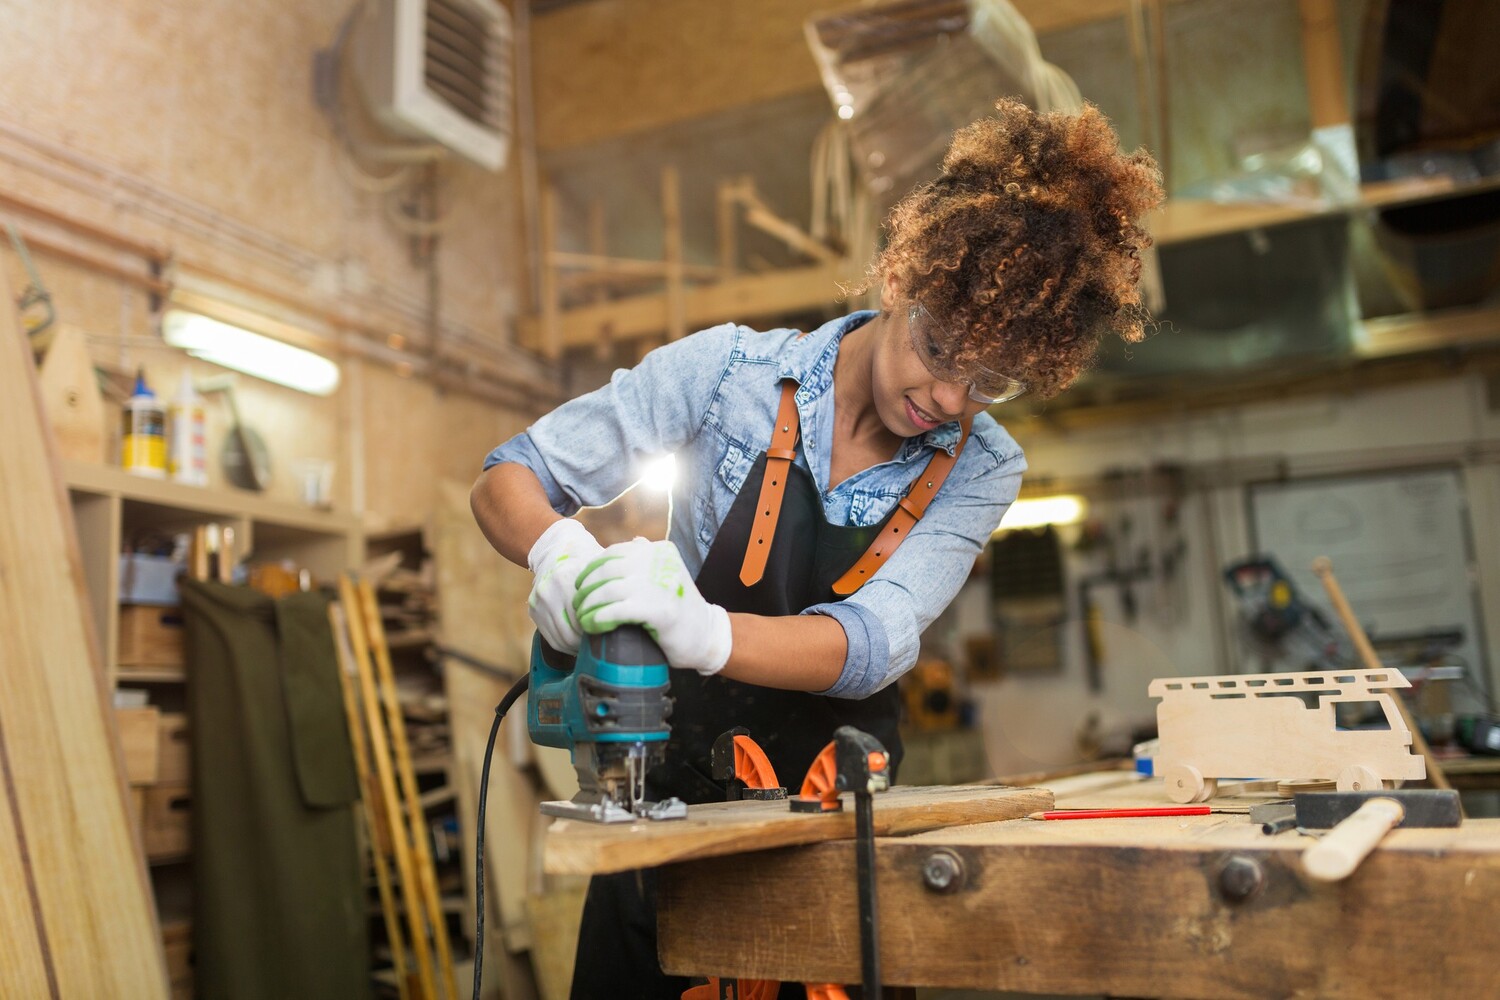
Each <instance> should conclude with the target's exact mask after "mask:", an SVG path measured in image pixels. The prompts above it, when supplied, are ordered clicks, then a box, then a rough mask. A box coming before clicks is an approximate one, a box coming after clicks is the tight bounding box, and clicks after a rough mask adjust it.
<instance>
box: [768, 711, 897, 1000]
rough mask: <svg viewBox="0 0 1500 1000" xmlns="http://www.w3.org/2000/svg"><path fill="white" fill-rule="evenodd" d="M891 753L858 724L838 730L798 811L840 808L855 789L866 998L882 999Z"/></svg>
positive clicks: (794, 803)
mask: <svg viewBox="0 0 1500 1000" xmlns="http://www.w3.org/2000/svg"><path fill="white" fill-rule="evenodd" d="M890 764H891V759H890V755H889V754H887V753H886V752H885V747H883V746H881V745H880V741H879V740H877V739H875V737H873V736H871V735H870V734H869V733H866V732H862V731H860V730H858V729H855V728H854V727H853V726H840V727H839V728H838V729H836V730H834V733H833V742H832V743H829V744H828V745H827V746H826V747H824V748H823V752H822V753H820V754H818V756H817V759H816V760H814V761H813V764H812V767H810V768H809V769H808V771H807V778H806V779H804V780H803V782H802V794H800V795H798V796H796V797H795V798H793V799H791V800H790V804H791V807H792V811H793V812H837V811H838V810H840V809H842V808H843V802H842V801H841V800H840V799H839V793H840V792H846V791H847V792H853V793H854V852H855V853H854V860H855V874H856V877H857V878H858V879H859V951H860V970H861V972H860V975H861V978H862V979H863V985H864V994H863V995H864V997H865V998H866V1000H880V991H881V987H880V939H879V936H878V931H879V927H880V917H879V911H878V909H877V906H876V897H875V793H876V792H883V791H885V790H887V789H888V788H890V787H891V772H890Z"/></svg>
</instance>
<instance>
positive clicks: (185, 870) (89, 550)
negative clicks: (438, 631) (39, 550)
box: [62, 460, 364, 1000]
mask: <svg viewBox="0 0 1500 1000" xmlns="http://www.w3.org/2000/svg"><path fill="white" fill-rule="evenodd" d="M62 464H63V479H64V482H65V484H66V486H67V490H68V497H69V500H70V501H71V503H72V507H73V514H74V518H75V521H76V523H77V528H78V540H79V550H80V554H81V556H82V562H83V574H84V578H85V583H86V585H87V589H88V594H89V603H90V606H91V608H92V610H93V614H94V621H95V624H96V626H97V629H98V635H99V637H100V646H101V653H102V655H103V663H104V668H105V671H106V673H105V676H106V678H107V682H108V686H109V689H110V690H111V691H120V690H122V689H144V690H145V691H146V692H147V699H148V702H149V704H150V706H152V707H153V708H155V709H157V710H159V723H157V724H159V726H160V735H159V739H160V741H161V744H160V747H159V751H160V752H159V754H157V753H152V754H150V760H151V762H152V766H151V767H150V768H148V769H147V773H145V774H132V775H131V782H132V787H131V792H132V796H131V797H132V800H133V805H134V808H135V809H136V815H137V822H138V825H139V827H140V828H141V830H142V846H143V849H144V850H145V852H146V858H147V862H148V864H149V866H150V875H151V884H152V889H153V892H154V894H155V897H156V903H157V911H158V913H159V914H160V915H161V921H162V933H163V938H164V941H165V946H166V949H167V955H168V967H169V972H170V974H171V976H172V996H173V997H174V1000H177V998H189V997H191V996H192V995H193V987H192V978H191V976H192V973H191V964H190V957H189V956H190V950H191V919H192V874H191V868H190V861H191V857H192V844H191V842H190V840H189V825H190V823H189V820H190V816H191V812H190V810H191V759H190V757H189V754H188V750H187V746H186V744H185V743H184V733H185V726H186V724H187V722H188V720H187V719H186V715H185V713H186V707H187V700H186V692H185V688H184V682H185V681H186V673H185V669H184V664H183V663H181V662H176V663H168V662H162V663H160V664H156V663H153V664H152V665H150V666H132V667H130V669H128V670H127V671H122V670H121V662H120V661H121V634H120V633H121V621H122V615H121V609H120V599H121V594H122V589H121V584H120V553H121V550H122V548H123V547H124V543H125V542H126V541H127V540H129V539H130V538H131V537H132V536H134V535H135V534H137V533H139V532H143V531H153V532H159V533H163V534H176V533H179V532H190V531H192V530H193V529H194V528H196V527H198V526H200V525H204V524H219V525H224V526H228V527H232V528H233V529H234V539H235V541H234V558H235V559H236V560H237V561H238V560H243V559H246V558H249V559H250V560H252V561H254V562H280V561H282V560H291V561H293V562H294V563H296V564H297V565H298V566H299V567H304V568H306V569H308V570H309V571H311V573H312V574H313V576H314V577H315V578H316V579H317V580H318V581H319V582H329V581H332V580H334V579H335V578H336V577H337V575H338V573H339V572H341V571H342V570H344V569H346V568H347V567H349V566H353V565H357V564H358V562H359V560H360V559H361V558H362V556H363V551H364V549H363V537H362V532H361V528H360V522H359V520H358V518H356V517H354V516H353V515H350V514H344V513H337V512H331V511H322V510H310V509H308V508H304V507H298V506H295V505H292V504H286V503H280V502H277V501H274V500H268V499H266V498H264V497H261V496H257V495H255V494H251V493H246V492H241V491H238V490H219V489H205V488H202V487H194V486H186V485H183V484H181V483H174V482H170V481H167V480H159V479H148V478H144V477H141V476H136V475H133V474H131V473H128V472H125V471H124V470H122V469H118V468H113V467H109V466H102V465H92V464H88V463H83V462H76V461H67V460H64V461H63V463H62ZM153 610H156V609H153ZM159 610H160V611H162V612H164V613H166V612H170V611H171V610H172V609H167V608H162V609H159ZM149 715H150V716H151V717H153V718H156V717H157V716H158V713H157V712H151V713H149ZM146 738H149V737H146Z"/></svg>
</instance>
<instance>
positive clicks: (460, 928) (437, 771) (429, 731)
mask: <svg viewBox="0 0 1500 1000" xmlns="http://www.w3.org/2000/svg"><path fill="white" fill-rule="evenodd" d="M364 554H365V559H364V565H365V566H366V575H367V576H369V578H370V582H371V584H372V585H373V586H374V588H375V593H376V599H377V603H378V604H379V606H380V612H381V619H382V623H383V625H384V628H385V639H386V645H387V647H388V648H389V650H390V654H391V666H392V667H393V668H394V671H395V675H396V686H397V697H398V699H399V700H400V702H401V705H402V716H403V718H404V720H405V723H406V728H407V737H408V739H409V740H410V742H411V750H412V771H413V773H414V774H415V776H416V779H417V784H418V786H419V790H420V799H421V804H422V809H423V812H424V817H425V819H426V823H427V833H428V835H429V837H430V838H431V839H430V842H429V845H428V846H429V848H430V849H431V852H432V857H433V862H434V869H435V874H436V875H437V884H438V889H439V892H440V894H441V907H442V911H443V913H444V914H445V916H446V921H447V924H448V935H449V940H450V941H451V942H452V943H453V950H454V957H455V960H456V961H457V962H458V963H462V961H463V959H462V955H463V954H464V952H465V948H464V945H463V942H465V941H467V940H468V937H469V934H470V933H471V932H472V928H471V920H472V918H471V914H472V906H471V903H470V901H469V899H468V892H467V887H468V882H469V879H468V876H467V875H466V869H465V868H464V863H463V859H464V851H465V845H464V844H463V843H462V842H461V840H462V838H461V836H460V830H461V828H462V826H461V824H460V822H459V817H458V809H459V797H458V793H457V786H456V781H457V780H458V774H457V770H456V768H455V766H454V756H453V749H452V734H451V731H450V728H449V712H448V707H447V690H446V687H445V685H444V683H443V677H442V674H441V672H440V670H439V668H438V667H437V666H436V662H437V657H436V655H435V649H436V642H437V638H436V637H437V631H438V619H439V615H440V608H439V606H438V605H437V597H436V584H435V581H434V579H433V568H432V563H431V560H432V554H431V553H430V551H429V550H428V546H427V541H426V535H425V532H424V529H423V528H421V527H420V526H405V527H398V528H394V529H391V530H388V531H383V532H380V533H378V534H372V535H370V536H369V537H367V538H366V539H365V546H364ZM398 556H399V562H397V563H396V564H395V566H394V567H393V568H392V567H390V560H392V559H395V558H396V557H398ZM382 560H384V562H385V566H386V568H389V569H390V572H389V573H385V574H384V575H382V574H381V573H380V572H375V571H374V567H375V566H376V565H377V564H379V563H380V562H381V561H382ZM370 884H371V886H372V890H371V891H372V896H371V900H370V904H371V905H370V915H371V923H370V929H371V936H372V940H374V941H375V942H377V944H376V949H375V950H376V954H377V955H379V954H381V953H382V951H383V949H384V943H383V934H384V926H383V924H382V922H381V920H380V919H379V918H380V909H379V906H378V903H377V902H376V900H375V898H374V896H373V885H374V883H373V880H371V883H370ZM378 977H379V973H378V972H377V978H378Z"/></svg>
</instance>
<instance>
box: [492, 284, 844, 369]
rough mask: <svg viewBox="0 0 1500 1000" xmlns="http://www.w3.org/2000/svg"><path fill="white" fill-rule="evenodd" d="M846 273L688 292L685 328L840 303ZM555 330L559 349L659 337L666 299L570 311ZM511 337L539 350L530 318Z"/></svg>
mask: <svg viewBox="0 0 1500 1000" xmlns="http://www.w3.org/2000/svg"><path fill="white" fill-rule="evenodd" d="M846 270H847V268H845V267H844V266H842V265H834V264H827V263H823V264H816V265H813V266H811V267H798V268H786V269H784V270H776V271H768V272H766V273H763V274H747V275H740V276H739V277H736V278H732V279H730V280H728V281H721V282H718V283H717V284H713V285H707V286H703V287H699V288H688V289H686V291H685V294H684V296H683V300H684V301H683V307H684V313H685V320H686V325H687V329H688V330H690V331H692V330H701V329H703V328H704V327H708V326H712V325H713V324H715V323H723V322H726V321H729V320H734V321H749V320H753V319H756V318H758V317H761V316H778V315H785V314H787V313H794V312H801V311H804V310H810V309H823V308H829V307H832V306H833V305H835V304H836V303H837V302H838V300H839V281H840V280H841V279H842V278H843V277H844V275H845V271H846ZM558 329H559V341H560V343H561V345H562V348H563V349H567V348H577V347H590V346H592V345H593V344H594V343H595V342H596V341H598V339H599V338H600V337H611V338H613V339H615V340H632V339H640V338H643V337H654V336H659V335H663V334H665V333H666V330H667V302H666V297H665V296H664V295H661V294H653V295H636V296H632V297H630V298H624V299H615V300H613V301H611V302H606V303H604V304H602V305H597V306H584V307H581V308H578V309H569V310H566V311H565V312H563V313H562V314H561V315H560V317H559V320H558ZM516 334H517V338H518V340H519V341H520V343H521V345H522V346H524V347H529V348H531V349H532V350H537V349H538V348H539V347H540V345H541V342H542V338H541V324H539V323H538V322H537V320H536V318H534V317H527V318H525V319H523V320H521V321H520V322H519V323H518V324H517V331H516Z"/></svg>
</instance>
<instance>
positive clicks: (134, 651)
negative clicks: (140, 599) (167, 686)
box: [119, 604, 184, 675]
mask: <svg viewBox="0 0 1500 1000" xmlns="http://www.w3.org/2000/svg"><path fill="white" fill-rule="evenodd" d="M119 663H120V673H121V675H126V674H129V673H130V672H131V670H132V669H133V668H134V669H139V670H149V671H152V672H156V673H159V672H161V671H164V670H174V669H175V670H177V671H181V670H183V668H184V653H183V642H182V610H181V609H180V608H175V607H174V608H163V607H156V606H153V605H144V604H122V605H120V653H119Z"/></svg>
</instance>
